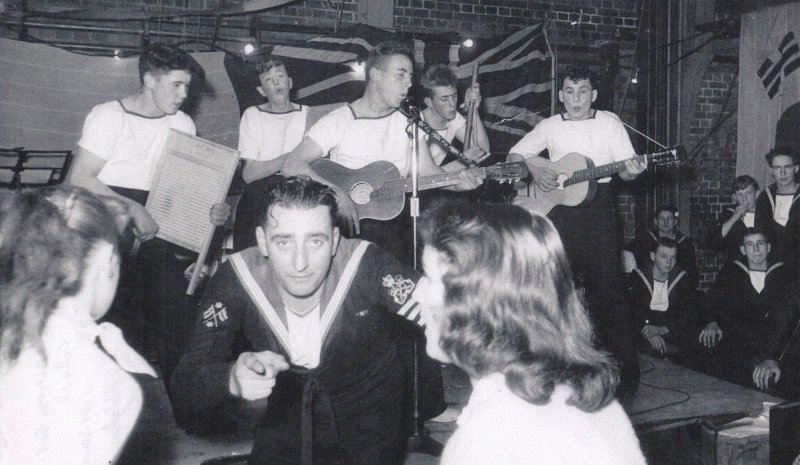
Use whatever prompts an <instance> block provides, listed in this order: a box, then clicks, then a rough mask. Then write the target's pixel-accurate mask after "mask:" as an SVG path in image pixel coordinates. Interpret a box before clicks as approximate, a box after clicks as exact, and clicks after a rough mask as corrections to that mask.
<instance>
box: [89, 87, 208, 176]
mask: <svg viewBox="0 0 800 465" xmlns="http://www.w3.org/2000/svg"><path fill="white" fill-rule="evenodd" d="M170 129H177V130H179V131H183V132H186V133H189V134H192V135H194V134H195V132H196V129H195V126H194V122H193V121H192V119H191V118H190V117H189V115H187V114H186V113H183V112H182V111H178V112H177V113H175V114H174V115H164V116H161V117H157V118H152V117H147V116H142V115H139V114H137V113H132V112H129V111H127V110H126V109H125V107H123V106H122V102H120V101H118V100H115V101H112V102H106V103H101V104H100V105H97V106H95V107H94V108H92V111H91V112H89V115H88V116H86V120H85V121H84V123H83V133H82V134H81V139H80V140H79V141H78V146H80V147H81V148H83V149H86V150H88V151H89V152H92V153H93V154H95V155H97V156H98V157H100V158H101V159H103V160H105V161H106V164H105V166H103V169H102V170H100V173H99V174H98V176H97V178H98V179H99V180H100V181H102V182H103V184H106V185H108V186H117V187H126V188H130V189H140V190H145V191H149V190H150V186H151V184H152V181H153V176H154V175H155V170H156V167H157V166H158V161H159V159H160V158H161V153H162V151H163V150H164V146H165V144H166V142H167V136H169V132H170Z"/></svg>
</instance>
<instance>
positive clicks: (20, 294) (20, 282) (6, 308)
mask: <svg viewBox="0 0 800 465" xmlns="http://www.w3.org/2000/svg"><path fill="white" fill-rule="evenodd" d="M125 210H126V208H125V204H124V203H122V202H121V201H118V200H116V199H110V198H107V199H106V198H104V199H103V200H101V198H99V197H97V196H95V195H93V194H91V193H90V192H89V191H87V190H85V189H82V188H80V187H74V186H63V187H62V186H59V187H50V188H44V189H39V190H32V191H25V192H21V193H13V192H7V193H4V194H2V196H0V364H9V363H13V362H14V361H15V360H16V359H17V358H18V357H19V354H20V353H21V352H22V350H23V349H25V348H27V347H35V348H36V349H38V350H40V351H41V350H42V346H41V336H42V332H43V331H44V327H45V324H46V323H47V320H48V319H49V318H50V315H51V314H52V312H53V310H54V309H55V307H56V305H57V304H58V301H59V300H60V299H61V298H63V297H68V296H74V295H76V294H77V293H78V292H79V291H80V289H81V285H82V279H81V278H82V275H83V271H84V267H85V263H86V258H87V257H88V255H89V253H90V252H91V251H92V249H93V248H94V247H95V246H96V245H97V244H98V243H100V242H108V243H110V244H112V245H114V246H115V247H116V244H117V236H118V232H119V231H118V226H117V224H118V223H117V221H116V216H117V215H124V214H125ZM119 224H120V225H121V224H122V223H121V222H120V223H119ZM43 355H44V354H43Z"/></svg>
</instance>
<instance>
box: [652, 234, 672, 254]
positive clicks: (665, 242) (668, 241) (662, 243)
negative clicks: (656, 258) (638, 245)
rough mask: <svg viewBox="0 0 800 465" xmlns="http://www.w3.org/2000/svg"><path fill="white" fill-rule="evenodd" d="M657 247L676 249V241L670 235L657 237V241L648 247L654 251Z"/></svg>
mask: <svg viewBox="0 0 800 465" xmlns="http://www.w3.org/2000/svg"><path fill="white" fill-rule="evenodd" d="M659 247H666V248H668V249H675V250H678V242H677V241H676V240H675V239H673V238H671V237H659V238H658V241H656V242H655V243H654V244H653V247H652V248H651V249H650V251H651V252H653V253H656V252H657V251H658V248H659Z"/></svg>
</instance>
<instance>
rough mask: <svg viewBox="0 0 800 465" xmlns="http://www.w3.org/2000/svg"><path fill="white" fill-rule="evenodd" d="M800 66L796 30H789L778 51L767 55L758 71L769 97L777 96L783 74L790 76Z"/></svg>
mask: <svg viewBox="0 0 800 465" xmlns="http://www.w3.org/2000/svg"><path fill="white" fill-rule="evenodd" d="M798 67H800V45H798V44H797V39H795V37H794V32H792V31H789V32H787V33H786V35H785V36H783V39H781V42H780V44H779V45H778V51H777V52H775V53H773V54H772V55H771V56H769V57H767V59H765V60H764V61H763V62H762V63H761V66H760V67H759V68H758V71H756V74H757V75H758V77H759V79H761V83H762V84H763V85H764V89H766V90H767V95H769V98H773V97H775V94H777V93H778V90H779V89H780V86H781V75H783V76H789V75H790V74H792V72H794V70H796V69H797V68H798Z"/></svg>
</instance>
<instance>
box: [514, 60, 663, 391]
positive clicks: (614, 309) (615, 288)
mask: <svg viewBox="0 0 800 465" xmlns="http://www.w3.org/2000/svg"><path fill="white" fill-rule="evenodd" d="M561 84H562V85H561V90H559V91H558V98H559V100H560V101H561V103H563V104H564V111H563V112H562V113H560V114H557V115H554V116H551V117H550V118H547V119H545V120H543V121H541V122H540V123H539V124H538V125H536V127H535V128H534V129H533V131H531V132H530V133H528V134H527V135H525V137H523V138H522V140H520V141H519V142H518V143H517V144H516V145H515V146H514V147H512V149H511V151H510V154H509V158H508V161H519V160H526V161H527V164H528V167H529V169H530V170H531V173H532V175H533V183H534V185H532V186H531V189H534V190H535V191H537V194H538V195H542V193H547V192H550V191H553V190H554V189H556V188H558V187H559V183H558V181H559V179H558V178H557V174H556V172H555V171H554V170H553V169H550V168H548V167H547V166H542V164H541V163H536V158H534V157H537V156H538V155H539V154H540V153H541V152H542V151H543V150H545V149H547V150H548V152H549V156H550V162H558V161H559V160H561V159H562V158H563V157H565V156H567V155H568V154H571V153H573V152H575V153H580V154H582V155H584V156H585V157H586V158H588V159H589V160H590V161H591V162H593V163H594V165H597V166H599V165H605V164H609V163H613V162H624V170H622V171H621V172H620V175H619V177H620V178H622V179H623V180H625V181H631V180H633V179H636V177H638V176H639V175H640V174H641V173H642V172H643V171H644V170H645V169H646V167H647V163H646V160H641V159H633V156H634V154H635V152H634V149H633V146H632V145H631V141H630V138H629V137H628V133H627V132H626V130H625V127H624V126H623V125H622V123H621V122H620V121H619V118H618V117H617V116H616V115H614V114H613V113H611V112H607V111H602V110H597V109H595V108H592V103H593V102H594V101H595V100H596V99H597V89H596V78H595V76H594V74H593V73H592V72H591V71H589V70H588V69H570V70H569V71H568V72H567V74H566V75H565V76H564V78H563V79H562V81H561ZM610 181H611V177H610V176H608V177H605V178H602V179H600V180H599V182H598V184H597V192H596V195H595V198H594V200H593V201H591V202H590V203H588V205H585V206H582V207H579V208H573V207H566V206H556V207H555V208H553V209H552V210H551V211H550V213H549V214H548V217H549V218H550V219H551V220H552V221H553V223H554V224H555V226H556V228H557V229H558V232H559V234H560V235H561V238H562V240H563V242H564V247H565V248H566V251H567V256H568V258H569V261H570V263H571V265H572V269H573V272H574V273H575V278H576V282H577V284H578V285H579V286H581V287H583V288H584V289H585V291H586V296H587V301H588V304H589V305H588V308H589V314H590V315H591V317H592V320H593V321H594V325H595V330H596V332H597V336H598V339H599V341H600V343H601V344H602V345H604V346H605V348H606V349H607V350H609V351H611V352H612V354H613V355H614V357H615V358H616V359H617V361H618V362H620V364H621V368H622V373H621V374H622V382H621V383H620V385H619V387H618V388H617V389H618V392H619V393H620V394H622V395H625V394H632V393H633V392H635V390H636V388H637V386H638V371H639V370H638V360H637V357H636V347H635V342H634V341H633V340H632V338H631V331H630V330H629V328H630V322H631V310H630V308H629V306H628V304H627V302H626V300H625V286H624V282H623V277H622V267H621V260H620V256H621V238H620V237H619V236H618V234H617V231H618V230H619V229H618V224H617V216H616V211H615V209H614V201H613V196H612V192H611V189H610V183H609V182H610ZM538 191H541V192H538Z"/></svg>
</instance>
